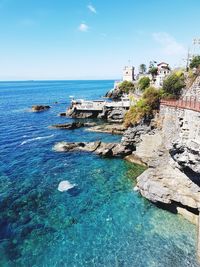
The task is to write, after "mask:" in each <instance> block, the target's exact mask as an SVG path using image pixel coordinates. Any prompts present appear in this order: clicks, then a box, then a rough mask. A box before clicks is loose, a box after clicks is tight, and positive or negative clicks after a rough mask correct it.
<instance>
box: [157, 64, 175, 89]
mask: <svg viewBox="0 0 200 267" xmlns="http://www.w3.org/2000/svg"><path fill="white" fill-rule="evenodd" d="M157 67H158V72H157V75H156V78H155V82H154V86H155V87H156V88H160V87H162V86H163V81H164V79H165V78H166V77H167V76H168V75H169V74H170V73H171V70H170V67H169V64H167V63H165V62H161V63H159V64H158V65H157Z"/></svg>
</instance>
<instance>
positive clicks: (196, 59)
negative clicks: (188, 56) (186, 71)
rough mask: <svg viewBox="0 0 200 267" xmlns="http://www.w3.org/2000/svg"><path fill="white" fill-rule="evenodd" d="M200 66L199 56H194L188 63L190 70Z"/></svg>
mask: <svg viewBox="0 0 200 267" xmlns="http://www.w3.org/2000/svg"><path fill="white" fill-rule="evenodd" d="M199 66H200V56H195V57H193V59H192V61H191V63H190V68H191V69H193V68H198V67H199Z"/></svg>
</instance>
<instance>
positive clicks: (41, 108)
mask: <svg viewBox="0 0 200 267" xmlns="http://www.w3.org/2000/svg"><path fill="white" fill-rule="evenodd" d="M50 108H51V107H50V106H44V105H35V106H32V108H31V111H33V112H40V111H45V110H48V109H50Z"/></svg>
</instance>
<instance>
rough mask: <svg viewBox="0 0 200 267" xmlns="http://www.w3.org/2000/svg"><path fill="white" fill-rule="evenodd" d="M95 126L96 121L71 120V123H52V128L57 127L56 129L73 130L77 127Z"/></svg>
mask: <svg viewBox="0 0 200 267" xmlns="http://www.w3.org/2000/svg"><path fill="white" fill-rule="evenodd" d="M92 126H96V123H94V122H85V123H84V122H72V123H64V124H55V125H52V126H51V127H52V128H57V129H64V130H74V129H78V128H81V127H92Z"/></svg>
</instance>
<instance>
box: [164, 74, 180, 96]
mask: <svg viewBox="0 0 200 267" xmlns="http://www.w3.org/2000/svg"><path fill="white" fill-rule="evenodd" d="M184 80H185V79H184V75H183V74H182V75H178V74H176V73H172V74H171V75H169V76H168V77H167V78H166V79H165V80H164V82H163V92H164V96H166V97H171V98H179V96H180V95H181V91H182V89H183V88H184V87H185V81H184Z"/></svg>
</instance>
